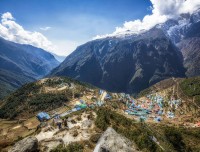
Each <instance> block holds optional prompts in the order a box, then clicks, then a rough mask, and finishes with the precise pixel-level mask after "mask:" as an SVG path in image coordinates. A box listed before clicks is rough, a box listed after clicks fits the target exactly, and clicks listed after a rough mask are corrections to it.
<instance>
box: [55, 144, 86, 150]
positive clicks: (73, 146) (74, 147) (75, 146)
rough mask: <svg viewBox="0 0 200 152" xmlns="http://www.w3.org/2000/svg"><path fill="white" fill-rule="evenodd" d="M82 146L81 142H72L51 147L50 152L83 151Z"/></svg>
mask: <svg viewBox="0 0 200 152" xmlns="http://www.w3.org/2000/svg"><path fill="white" fill-rule="evenodd" d="M83 148H84V147H83V145H82V144H80V143H78V142H74V143H70V144H69V145H67V146H66V147H65V146H63V145H59V146H57V147H56V148H54V149H52V150H51V152H83Z"/></svg>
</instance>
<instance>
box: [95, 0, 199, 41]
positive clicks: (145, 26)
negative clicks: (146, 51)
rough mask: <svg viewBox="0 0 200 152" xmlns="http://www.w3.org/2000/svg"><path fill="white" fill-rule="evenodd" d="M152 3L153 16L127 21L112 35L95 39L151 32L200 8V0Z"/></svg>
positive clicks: (173, 0) (152, 0)
mask: <svg viewBox="0 0 200 152" xmlns="http://www.w3.org/2000/svg"><path fill="white" fill-rule="evenodd" d="M150 1H151V3H152V6H151V7H150V8H151V14H150V15H146V16H145V17H144V18H143V19H142V20H139V19H138V20H134V21H128V22H127V21H126V22H125V23H124V24H123V26H122V27H116V29H115V31H114V32H113V33H112V34H106V35H101V36H99V35H97V36H96V37H95V38H94V39H99V38H105V37H110V36H116V35H122V34H127V33H134V34H139V33H140V32H142V31H145V30H149V29H151V28H152V27H154V26H155V25H157V24H160V23H164V22H165V21H166V20H168V19H171V18H176V17H178V16H179V15H180V14H182V13H193V12H194V11H196V10H197V9H198V8H200V0H150Z"/></svg>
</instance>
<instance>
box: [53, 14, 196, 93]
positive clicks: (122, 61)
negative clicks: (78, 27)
mask: <svg viewBox="0 0 200 152" xmlns="http://www.w3.org/2000/svg"><path fill="white" fill-rule="evenodd" d="M199 67H200V10H198V11H196V12H195V13H193V14H191V15H190V14H182V15H181V16H180V17H179V18H177V19H173V20H172V19H171V20H168V21H167V22H165V23H163V24H160V25H156V26H155V27H154V28H152V29H150V30H149V31H145V32H143V33H141V34H126V35H121V36H114V37H107V38H103V39H98V40H94V41H90V42H88V43H86V44H84V45H81V46H79V47H78V48H77V49H76V50H75V51H74V52H73V53H72V54H71V55H69V56H68V57H67V58H66V59H65V61H64V62H62V63H61V64H60V65H59V66H58V67H57V68H55V69H54V70H53V71H52V72H51V74H50V76H69V77H72V78H75V79H78V80H81V81H85V82H88V83H91V84H93V85H95V86H98V87H100V88H103V89H106V90H109V91H114V92H127V93H133V94H136V93H138V92H140V91H141V90H143V89H145V88H147V87H148V86H150V85H152V84H155V83H156V82H159V81H161V80H163V79H166V78H169V77H186V76H197V75H200V68H199Z"/></svg>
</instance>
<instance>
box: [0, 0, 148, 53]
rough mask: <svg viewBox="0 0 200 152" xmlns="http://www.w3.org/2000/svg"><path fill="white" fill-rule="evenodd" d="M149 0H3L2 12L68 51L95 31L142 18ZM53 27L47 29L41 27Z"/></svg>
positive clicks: (0, 1)
mask: <svg viewBox="0 0 200 152" xmlns="http://www.w3.org/2000/svg"><path fill="white" fill-rule="evenodd" d="M149 6H151V3H150V1H149V0H0V13H1V14H3V13H5V12H10V13H11V14H12V16H13V17H14V18H15V22H17V23H18V24H19V25H21V26H22V27H23V28H24V29H25V30H28V31H37V32H40V33H42V34H43V35H44V36H45V37H47V38H48V40H49V41H51V42H52V43H53V44H54V45H56V46H57V47H58V48H57V50H55V52H56V53H57V54H62V55H68V54H69V53H70V52H71V51H73V50H74V49H75V48H76V46H77V45H80V44H82V43H85V42H87V41H88V40H91V39H92V38H93V37H95V36H96V35H103V34H107V33H112V32H113V31H115V27H118V26H122V25H123V23H124V22H125V21H130V20H135V19H141V18H143V17H144V16H145V15H146V14H148V13H150V11H149V10H148V8H149ZM45 27H51V28H49V29H48V30H46V31H44V30H41V29H40V28H45Z"/></svg>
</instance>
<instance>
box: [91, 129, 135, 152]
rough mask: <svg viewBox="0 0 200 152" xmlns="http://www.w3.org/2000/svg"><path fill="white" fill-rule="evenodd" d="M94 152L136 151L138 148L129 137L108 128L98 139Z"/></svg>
mask: <svg viewBox="0 0 200 152" xmlns="http://www.w3.org/2000/svg"><path fill="white" fill-rule="evenodd" d="M94 152H138V150H137V149H136V147H135V146H134V144H133V143H132V142H131V141H130V140H129V139H127V138H125V137H123V136H121V135H120V134H118V133H117V132H116V131H115V130H114V129H112V128H108V129H107V130H106V131H105V132H104V133H103V134H102V136H101V137H100V139H99V140H98V142H97V145H96V147H95V149H94Z"/></svg>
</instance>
